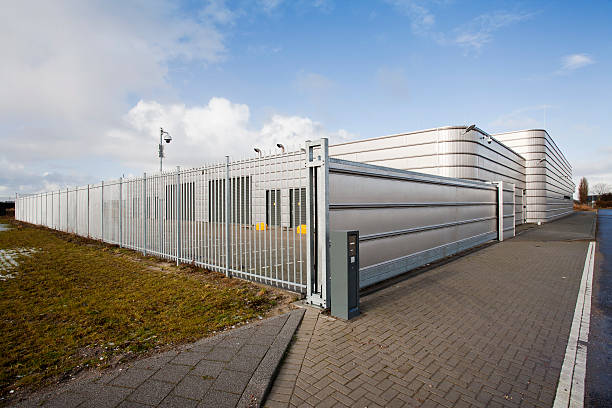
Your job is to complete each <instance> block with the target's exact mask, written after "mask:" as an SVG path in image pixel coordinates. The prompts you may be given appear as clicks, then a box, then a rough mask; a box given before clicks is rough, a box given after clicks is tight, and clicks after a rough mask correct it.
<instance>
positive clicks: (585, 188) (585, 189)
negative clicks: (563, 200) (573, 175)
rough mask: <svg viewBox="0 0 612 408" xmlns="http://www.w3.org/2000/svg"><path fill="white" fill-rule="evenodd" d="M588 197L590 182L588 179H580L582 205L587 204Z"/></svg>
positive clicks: (579, 189) (579, 194)
mask: <svg viewBox="0 0 612 408" xmlns="http://www.w3.org/2000/svg"><path fill="white" fill-rule="evenodd" d="M588 197H589V182H588V181H587V179H586V177H583V178H581V179H580V184H578V199H579V200H580V204H586V202H587V199H588Z"/></svg>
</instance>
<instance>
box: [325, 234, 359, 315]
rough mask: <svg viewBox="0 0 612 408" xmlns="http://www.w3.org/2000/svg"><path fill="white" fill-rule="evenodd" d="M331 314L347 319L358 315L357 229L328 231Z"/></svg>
mask: <svg viewBox="0 0 612 408" xmlns="http://www.w3.org/2000/svg"><path fill="white" fill-rule="evenodd" d="M330 240H331V245H330V251H329V255H330V269H331V273H330V278H331V300H330V301H331V314H332V316H336V317H339V318H341V319H345V320H349V319H352V318H353V317H355V316H357V315H359V231H331V233H330Z"/></svg>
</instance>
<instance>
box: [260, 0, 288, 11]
mask: <svg viewBox="0 0 612 408" xmlns="http://www.w3.org/2000/svg"><path fill="white" fill-rule="evenodd" d="M258 3H259V4H260V5H261V7H262V8H263V10H264V11H265V12H266V13H271V12H272V11H274V10H275V9H277V8H278V7H279V6H280V5H281V4H282V3H283V0H259V1H258Z"/></svg>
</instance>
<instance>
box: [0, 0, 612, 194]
mask: <svg viewBox="0 0 612 408" xmlns="http://www.w3.org/2000/svg"><path fill="white" fill-rule="evenodd" d="M3 7H7V8H6V10H5V11H6V12H5V13H2V15H1V16H0V34H1V35H0V38H1V39H0V43H1V45H2V49H3V50H5V56H4V61H5V62H4V63H3V64H2V66H1V67H0V74H1V75H2V78H4V79H5V81H6V82H5V85H4V92H3V93H2V94H1V95H0V132H1V133H0V134H1V135H2V136H0V137H1V138H2V139H3V140H2V145H3V146H4V148H3V149H2V150H1V151H0V164H1V165H2V166H3V167H4V168H5V169H7V170H6V171H5V173H4V175H2V176H0V196H2V195H10V194H14V192H16V191H17V192H22V193H26V192H34V191H41V190H48V189H55V188H60V187H65V186H66V185H71V186H74V185H76V184H84V183H93V182H97V181H99V180H101V179H102V178H105V179H106V178H112V177H117V176H119V175H121V174H141V173H142V172H143V171H153V170H154V169H155V168H156V165H157V159H156V143H157V142H156V138H158V137H159V136H158V133H157V129H158V128H159V126H164V127H165V128H167V129H168V130H170V131H171V132H172V134H173V136H174V141H173V142H172V144H170V145H169V146H168V149H167V155H168V159H167V161H166V164H167V166H176V165H181V166H191V165H198V164H200V163H203V162H206V161H211V160H219V159H222V158H223V156H224V155H225V154H230V155H232V156H233V157H241V156H244V155H249V154H251V153H252V147H253V146H260V147H264V148H268V149H272V147H273V146H274V144H275V143H276V141H283V142H286V143H293V144H299V143H301V141H303V140H305V139H312V138H313V137H329V138H330V140H331V141H332V142H333V141H339V140H345V139H355V138H366V137H373V136H381V135H385V134H390V133H399V132H403V131H413V130H419V129H424V128H431V127H436V126H445V125H467V124H471V123H475V124H477V125H478V126H479V127H480V128H482V129H484V130H486V131H489V132H490V133H496V132H503V131H509V130H518V129H524V128H546V129H547V130H548V131H549V133H550V134H551V136H552V137H553V138H554V139H555V140H556V142H557V144H558V145H559V146H560V147H561V149H562V151H563V152H564V153H565V155H566V156H567V158H568V159H569V160H570V162H571V163H572V165H573V166H574V176H575V181H577V179H578V178H579V177H581V176H586V177H588V178H589V180H590V182H591V184H595V183H598V182H605V183H608V184H611V185H612V138H611V137H610V135H609V133H608V127H607V124H606V123H605V121H607V120H609V118H611V117H612V109H611V106H612V105H611V103H610V100H611V97H610V95H612V81H611V79H610V73H611V72H612V40H611V38H612V28H611V24H610V18H611V17H612V3H611V2H609V1H606V2H604V1H592V2H581V3H576V2H560V1H550V2H494V1H482V2H477V1H470V2H461V1H452V0H447V1H445V0H438V1H416V0H388V1H385V0H381V1H375V0H371V1H350V2H346V1H344V2H341V1H332V0H327V1H325V0H318V1H305V0H298V1H293V2H290V1H282V0H265V1H259V2H255V1H237V2H232V1H227V2H223V1H218V0H216V1H188V2H182V3H180V2H173V3H170V2H165V1H162V0H155V1H146V2H145V1H133V2H93V1H92V2H78V1H69V0H67V1H59V2H53V3H51V4H45V3H40V2H28V1H24V2H18V3H15V4H12V5H8V6H6V5H5V6H3Z"/></svg>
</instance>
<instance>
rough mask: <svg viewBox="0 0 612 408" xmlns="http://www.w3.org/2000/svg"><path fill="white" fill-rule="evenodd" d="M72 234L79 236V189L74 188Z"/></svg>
mask: <svg viewBox="0 0 612 408" xmlns="http://www.w3.org/2000/svg"><path fill="white" fill-rule="evenodd" d="M74 233H75V234H77V235H79V188H78V187H75V188H74Z"/></svg>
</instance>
